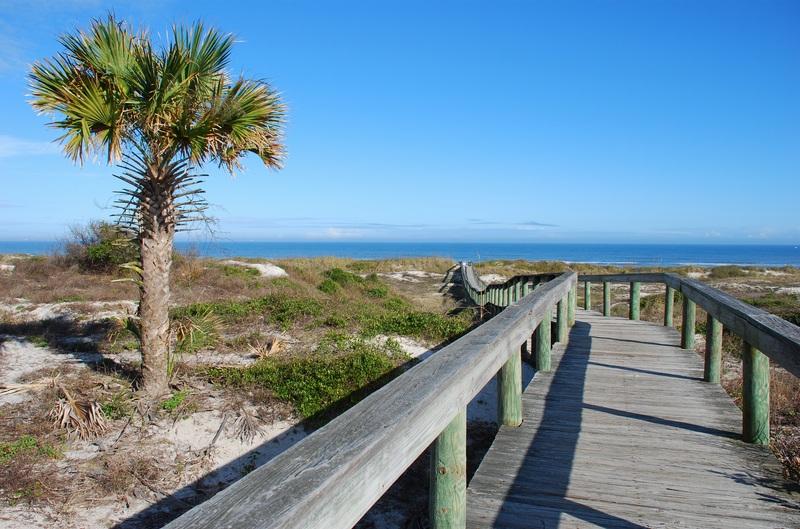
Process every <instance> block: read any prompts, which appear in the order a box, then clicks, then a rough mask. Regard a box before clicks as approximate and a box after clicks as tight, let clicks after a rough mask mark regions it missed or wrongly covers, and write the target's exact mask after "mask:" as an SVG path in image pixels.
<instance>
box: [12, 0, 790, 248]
mask: <svg viewBox="0 0 800 529" xmlns="http://www.w3.org/2000/svg"><path fill="white" fill-rule="evenodd" d="M109 9H113V11H114V12H115V13H116V14H117V15H118V16H119V17H122V18H125V19H127V20H129V21H131V22H132V23H133V24H134V25H139V26H145V27H148V28H149V29H150V30H151V33H153V34H155V35H158V36H163V35H164V34H165V33H166V30H167V29H168V28H169V27H170V25H171V24H172V23H173V22H179V23H180V22H187V23H188V22H192V21H194V20H196V19H202V20H203V21H205V22H206V23H208V24H211V25H213V26H216V27H217V28H219V29H221V30H223V31H225V32H231V33H234V34H235V35H236V36H237V38H238V40H239V43H238V44H237V46H236V47H235V49H234V55H233V64H232V68H231V70H232V71H233V72H234V73H239V72H241V73H244V74H245V75H247V76H251V77H257V78H263V79H266V80H268V81H269V82H271V83H272V84H273V85H274V86H275V87H276V88H277V89H278V90H280V91H281V92H282V94H283V96H284V98H285V101H286V103H287V105H288V107H289V122H288V126H287V131H286V132H287V137H286V142H287V148H288V152H289V156H288V159H287V162H286V167H285V168H284V169H283V170H282V171H280V172H275V171H268V170H266V169H264V168H263V167H261V166H259V165H258V163H257V162H256V161H255V160H252V161H251V162H250V163H248V164H247V167H246V170H245V171H244V172H242V173H241V174H239V175H237V176H236V177H235V178H231V177H230V176H227V175H225V174H222V173H220V172H219V171H218V170H216V169H215V168H214V167H209V168H208V172H209V173H210V178H208V179H207V190H208V199H209V201H210V202H211V204H212V205H213V208H212V214H213V215H214V216H215V217H216V218H217V219H218V221H219V222H218V225H217V234H216V237H217V238H220V239H225V240H267V241H268V240H318V241H320V240H363V241H375V240H378V241H395V240H397V241H454V242H455V241H474V242H477V241H526V242H527V241H530V242H536V241H542V242H632V243H640V242H653V243H662V242H663V243H672V242H685V243H789V244H797V243H798V242H800V216H798V214H797V207H798V206H797V202H798V196H800V193H799V192H800V178H799V177H800V97H799V95H800V31H798V30H797V27H798V26H799V25H800V2H796V1H786V2H769V1H759V2H737V1H733V0H720V1H701V0H686V1H678V0H675V1H655V0H654V1H640V0H636V1H591V0H586V1H580V2H572V1H560V2H556V1H552V2H533V1H529V2H523V1H518V2H512V1H504V2H503V1H501V2H476V1H466V0H465V1H459V2H444V1H433V2H432V1H426V2H413V1H403V2H400V1H387V2H373V1H363V2H344V1H331V2H321V1H320V2H310V1H289V0H285V1H259V2H252V3H247V2H223V3H220V2H218V1H215V2H205V1H195V2H186V3H181V2H170V1H164V2H158V1H155V0H137V1H135V2H109V3H106V2H99V1H92V0H62V1H59V2H55V1H54V2H45V1H40V0H27V1H8V0H0V116H2V119H0V240H26V239H28V240H50V239H53V238H57V237H60V236H62V235H63V234H64V233H65V231H66V230H65V226H66V225H68V224H74V223H80V222H84V221H86V220H87V219H90V218H107V217H108V216H109V215H110V213H111V211H110V210H109V209H108V205H109V203H110V202H111V200H112V192H113V190H114V189H116V188H117V187H118V186H117V184H116V180H115V179H113V178H112V177H111V174H112V172H113V168H110V167H108V166H106V165H104V164H103V163H87V164H86V165H85V166H83V167H77V166H75V165H73V164H72V162H70V161H68V160H67V159H66V158H64V157H63V156H62V155H61V154H60V151H59V148H58V147H57V146H55V145H53V144H51V143H50V142H51V140H53V139H54V138H55V137H56V133H55V131H54V130H52V129H50V128H48V127H47V126H46V123H47V122H48V117H47V116H37V115H36V114H35V113H34V112H33V111H32V110H31V108H30V107H29V106H28V104H27V101H26V100H27V86H26V78H25V76H26V73H27V69H28V66H29V64H30V63H31V62H32V61H33V60H35V59H38V58H43V57H46V56H50V55H52V54H54V53H56V52H57V51H58V49H59V48H58V45H57V42H56V38H57V36H58V35H59V34H61V33H64V32H67V31H72V30H73V29H74V28H76V27H85V26H86V25H87V24H88V22H89V20H90V19H91V18H92V17H97V16H102V15H104V14H105V13H106V12H107V11H108V10H109ZM192 237H194V238H196V239H201V240H202V239H207V238H209V237H210V235H209V234H207V233H203V232H201V233H197V234H194V235H193V236H192Z"/></svg>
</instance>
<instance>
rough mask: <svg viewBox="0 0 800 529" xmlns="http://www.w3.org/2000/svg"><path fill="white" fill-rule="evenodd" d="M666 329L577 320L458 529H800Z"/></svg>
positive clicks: (794, 497)
mask: <svg viewBox="0 0 800 529" xmlns="http://www.w3.org/2000/svg"><path fill="white" fill-rule="evenodd" d="M679 342H680V338H679V335H678V333H677V332H676V331H675V330H674V329H672V328H668V327H662V326H658V325H654V324H650V323H645V322H634V321H629V320H625V319H620V318H604V317H602V316H599V315H597V314H596V313H593V312H584V311H578V315H577V322H576V324H575V326H574V327H573V328H572V330H571V333H570V339H569V346H568V348H567V350H566V353H565V352H564V350H563V349H561V348H556V349H554V351H553V369H552V371H551V372H550V373H539V374H537V375H536V378H535V379H534V381H533V382H532V383H531V384H530V385H529V386H528V388H527V390H526V391H525V393H524V395H523V410H524V423H523V425H522V426H521V427H519V428H512V427H503V428H502V429H501V431H500V433H499V434H498V436H497V438H496V440H495V441H494V443H493V445H492V447H491V449H490V450H489V452H488V453H487V455H486V457H485V458H484V460H483V462H482V463H481V465H480V467H479V469H478V471H477V473H476V474H475V476H474V477H473V479H472V481H471V483H470V485H469V490H468V499H467V509H468V527H469V528H471V529H479V528H480V529H482V528H487V527H503V528H519V529H522V528H547V529H549V528H555V527H559V528H572V527H607V528H620V529H634V528H641V527H648V528H649V527H663V528H667V527H669V528H674V527H680V528H686V527H692V528H703V529H709V528H717V527H718V528H725V529H731V528H800V494H798V493H797V492H795V493H791V492H788V491H787V490H786V488H787V484H786V483H785V482H784V481H783V480H782V479H781V469H780V465H779V464H778V462H777V461H776V460H775V458H774V457H773V456H772V454H771V453H770V452H769V450H768V449H767V448H764V447H759V446H756V445H752V444H746V443H744V442H742V441H740V440H739V438H740V432H741V421H742V415H741V412H740V411H739V409H738V408H736V406H735V405H734V404H733V402H732V401H731V399H730V398H729V397H728V395H727V394H726V393H725V392H724V390H722V389H721V388H720V387H719V386H717V385H714V384H708V383H704V382H702V380H701V379H702V376H703V363H702V359H701V357H700V356H699V355H697V354H695V353H693V352H689V351H686V350H682V349H680V348H679V346H678V344H679Z"/></svg>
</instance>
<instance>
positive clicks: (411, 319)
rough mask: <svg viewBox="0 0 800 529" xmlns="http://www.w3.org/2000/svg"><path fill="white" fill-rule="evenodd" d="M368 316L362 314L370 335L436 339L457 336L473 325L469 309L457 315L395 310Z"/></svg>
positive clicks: (366, 331) (365, 328)
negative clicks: (396, 335) (397, 335)
mask: <svg viewBox="0 0 800 529" xmlns="http://www.w3.org/2000/svg"><path fill="white" fill-rule="evenodd" d="M367 318H368V319H367ZM367 318H365V317H364V315H362V323H363V325H364V332H365V333H366V334H368V335H375V334H399V335H401V336H414V337H419V338H426V339H429V340H434V341H443V340H449V339H452V338H455V337H457V336H459V335H461V334H463V333H464V332H466V331H467V330H468V329H469V328H470V326H471V325H472V313H471V312H469V311H464V312H462V313H461V314H460V315H459V316H456V317H451V316H444V315H442V314H437V313H435V312H424V311H395V312H389V313H385V314H376V315H369V316H367Z"/></svg>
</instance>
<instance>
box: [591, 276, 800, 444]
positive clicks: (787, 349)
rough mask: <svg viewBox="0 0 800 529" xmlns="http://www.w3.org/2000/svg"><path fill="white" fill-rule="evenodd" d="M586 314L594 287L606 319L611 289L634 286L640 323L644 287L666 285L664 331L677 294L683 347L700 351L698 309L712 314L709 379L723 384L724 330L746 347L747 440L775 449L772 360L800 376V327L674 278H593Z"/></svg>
mask: <svg viewBox="0 0 800 529" xmlns="http://www.w3.org/2000/svg"><path fill="white" fill-rule="evenodd" d="M578 280H579V281H583V282H584V308H585V309H587V310H589V309H590V308H591V283H593V282H594V283H597V282H599V283H602V284H603V314H604V315H606V316H610V315H611V295H612V294H611V283H629V284H630V296H629V312H628V314H629V317H630V318H631V319H633V320H636V319H639V304H640V286H641V284H642V283H663V284H665V285H666V293H665V299H664V306H665V310H664V325H668V326H672V325H673V310H674V309H673V306H674V302H675V292H680V293H681V294H682V298H683V310H682V314H683V322H682V329H681V347H683V348H686V349H694V345H695V343H694V336H695V319H696V310H697V306H700V307H701V308H702V309H703V310H705V311H706V313H707V314H708V320H707V323H706V348H705V369H704V378H705V380H706V381H707V382H712V383H716V384H719V381H720V363H721V358H722V329H723V326H724V327H725V328H727V329H729V330H730V331H731V332H732V333H734V334H736V335H738V336H740V337H741V338H742V340H743V341H744V346H743V349H742V365H743V375H744V387H743V391H742V436H743V438H744V439H745V440H746V441H749V442H752V443H757V444H768V443H769V360H770V359H771V360H772V361H774V362H775V363H776V364H778V365H779V366H781V367H783V368H784V369H786V370H787V371H789V372H790V373H792V374H793V375H795V376H800V327H798V326H796V325H793V324H791V323H789V322H787V321H786V320H784V319H782V318H779V317H778V316H775V315H773V314H770V313H768V312H766V311H764V310H761V309H759V308H756V307H753V306H752V305H748V304H747V303H744V302H743V301H739V300H738V299H736V298H734V297H732V296H730V295H728V294H726V293H724V292H722V291H720V290H717V289H716V288H713V287H711V286H709V285H706V284H705V283H702V282H701V281H696V280H694V279H687V278H685V277H682V276H679V275H677V274H671V273H639V274H636V273H634V274H605V275H603V274H600V275H595V274H587V275H581V276H580V277H579V278H578Z"/></svg>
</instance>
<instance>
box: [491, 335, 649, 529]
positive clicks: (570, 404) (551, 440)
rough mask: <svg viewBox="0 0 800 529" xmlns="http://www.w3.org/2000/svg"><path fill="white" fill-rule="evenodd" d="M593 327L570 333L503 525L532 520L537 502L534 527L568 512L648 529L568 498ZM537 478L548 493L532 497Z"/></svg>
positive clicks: (499, 520)
mask: <svg viewBox="0 0 800 529" xmlns="http://www.w3.org/2000/svg"><path fill="white" fill-rule="evenodd" d="M590 329H591V326H590V325H589V324H588V323H586V322H580V321H579V322H576V324H575V326H574V327H573V328H572V330H571V332H570V336H569V345H568V347H567V349H566V351H565V352H564V354H563V356H562V358H561V361H560V362H559V364H558V367H557V368H556V371H555V373H554V374H553V381H552V383H551V385H550V390H549V391H548V393H547V397H546V398H545V406H544V413H543V415H542V418H541V423H540V425H539V428H538V430H537V432H536V435H535V436H534V437H533V440H532V441H531V442H530V444H529V446H528V447H527V455H528V457H525V458H524V459H523V464H522V467H521V468H520V469H519V470H518V472H517V474H516V477H515V479H514V482H513V484H512V485H511V488H510V490H509V491H508V494H507V495H506V497H505V501H504V503H503V506H502V507H501V509H500V511H499V512H498V514H497V516H496V518H495V523H496V524H498V525H499V526H504V525H506V523H508V522H510V521H512V520H516V522H517V523H518V522H519V520H520V519H521V518H522V519H526V517H525V514H526V513H525V511H526V510H527V508H529V507H530V506H531V505H532V502H533V503H536V506H535V518H534V517H533V516H531V517H529V518H527V521H528V522H529V524H530V525H529V527H542V528H551V527H558V526H559V523H560V520H561V518H562V516H563V515H564V514H567V515H569V516H571V517H574V518H578V519H580V520H583V521H584V522H588V523H591V524H595V525H597V526H598V527H608V528H614V529H646V527H645V526H642V525H639V524H636V523H633V522H629V521H627V520H624V519H622V518H619V517H617V516H614V515H612V514H609V513H606V512H603V511H600V510H598V509H596V508H593V507H589V506H587V505H582V504H581V503H578V502H576V501H573V500H570V499H567V498H566V496H567V489H568V487H569V483H570V476H571V474H572V470H573V465H574V460H575V451H576V449H577V444H578V437H579V435H580V431H581V416H582V412H583V409H584V400H583V394H584V390H585V383H586V370H587V366H588V364H589V353H588V351H590V350H591V340H592V338H591V337H590V336H589V331H590ZM534 383H536V382H535V381H534ZM545 451H546V453H547V456H546V457H533V455H534V453H536V454H537V455H539V454H541V453H542V452H545ZM531 480H536V481H537V485H536V491H537V492H536V494H537V496H539V495H540V491H541V487H542V483H543V482H545V481H546V483H547V489H548V492H549V494H548V495H547V497H540V498H536V499H534V498H532V494H533V492H534V491H533V489H532V483H531ZM530 514H533V513H532V512H531V513H530Z"/></svg>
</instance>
